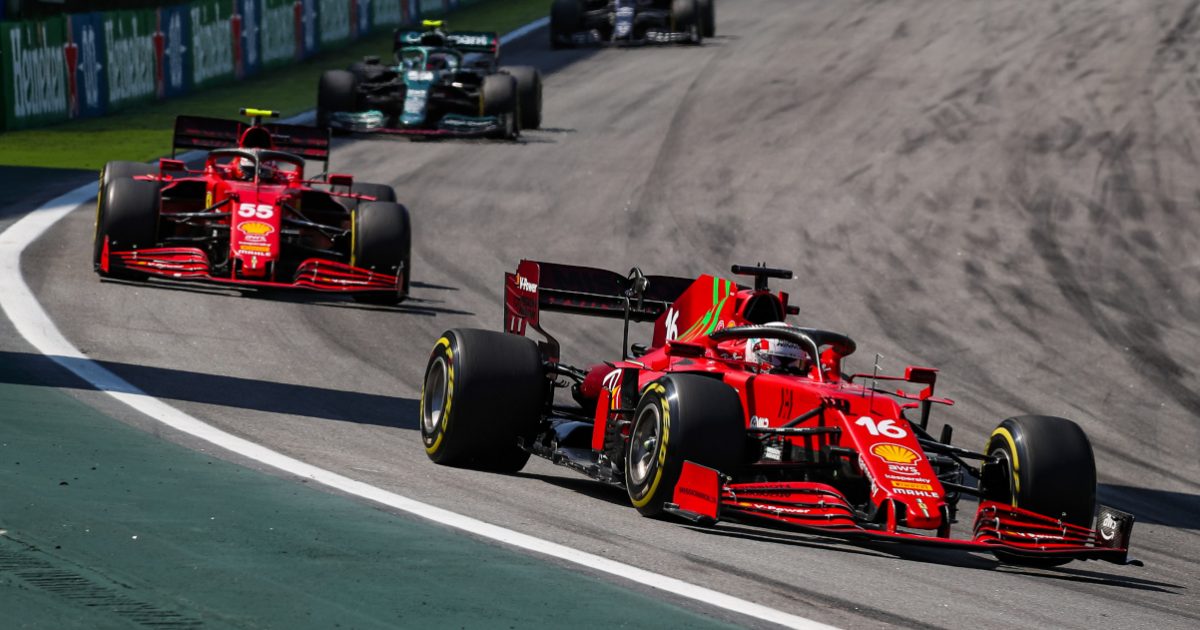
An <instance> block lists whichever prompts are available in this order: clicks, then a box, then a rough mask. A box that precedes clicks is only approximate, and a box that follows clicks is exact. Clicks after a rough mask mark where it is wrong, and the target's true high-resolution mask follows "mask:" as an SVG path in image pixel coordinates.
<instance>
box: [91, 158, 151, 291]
mask: <svg viewBox="0 0 1200 630" xmlns="http://www.w3.org/2000/svg"><path fill="white" fill-rule="evenodd" d="M158 209H159V183H158V182H156V181H145V180H140V179H132V178H129V177H123V178H118V179H112V180H110V181H109V182H108V183H107V184H106V185H104V192H103V194H102V195H101V196H100V199H99V200H98V201H97V211H96V214H97V216H96V234H95V243H94V244H93V250H94V257H93V262H94V263H95V269H96V273H99V274H100V275H102V276H111V277H126V278H137V277H141V276H143V275H144V274H141V273H138V272H135V271H129V270H124V269H121V270H109V271H104V270H103V264H102V263H103V261H101V260H100V259H101V254H102V252H103V251H104V244H105V241H106V240H107V242H108V248H109V249H110V250H123V251H128V250H137V249H145V248H148V247H154V246H155V245H157V239H158Z"/></svg>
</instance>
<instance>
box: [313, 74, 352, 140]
mask: <svg viewBox="0 0 1200 630" xmlns="http://www.w3.org/2000/svg"><path fill="white" fill-rule="evenodd" d="M357 110H358V80H357V79H356V78H355V76H354V74H353V73H352V72H348V71H346V70H326V71H325V72H324V73H322V74H321V80H320V82H319V83H318V84H317V127H320V128H322V129H328V128H329V121H330V116H332V115H333V113H334V112H353V111H357Z"/></svg>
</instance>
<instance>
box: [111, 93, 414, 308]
mask: <svg viewBox="0 0 1200 630" xmlns="http://www.w3.org/2000/svg"><path fill="white" fill-rule="evenodd" d="M242 113H243V114H246V115H248V116H251V117H252V123H251V124H249V125H247V124H245V123H242V122H239V121H236V120H221V119H217V118H202V117H197V116H179V117H178V118H177V119H176V122H175V139H174V141H173V148H174V149H179V148H184V149H205V150H209V153H208V155H207V157H206V158H205V159H204V164H203V166H202V167H201V168H199V169H196V170H193V169H189V168H188V167H187V165H186V164H185V163H184V162H183V161H180V160H175V159H162V160H159V163H158V164H157V165H150V164H140V163H135V162H110V163H109V164H108V165H106V166H105V168H104V171H103V172H102V173H101V175H100V191H99V197H98V200H97V204H96V233H95V248H94V253H93V257H94V258H93V262H94V265H95V269H96V272H97V273H99V274H100V275H102V276H123V277H134V278H139V277H146V276H158V277H165V278H174V279H180V280H204V281H208V282H217V283H227V284H237V285H242V286H252V287H281V288H298V289H308V290H315V291H332V292H346V293H350V294H352V295H353V296H354V297H355V299H358V300H360V301H366V302H372V303H382V304H395V303H397V302H399V301H401V300H403V299H404V297H405V296H407V295H408V286H409V277H410V275H411V265H410V262H409V261H410V260H411V254H410V250H411V232H410V224H409V215H408V210H407V209H406V208H405V207H404V206H402V205H400V204H398V203H396V193H395V191H394V190H392V188H391V187H390V186H384V185H381V184H367V183H362V182H355V181H354V179H353V177H351V176H350V175H341V174H328V173H322V174H321V175H319V176H317V177H315V178H306V177H305V174H304V168H305V162H306V160H311V161H316V162H321V163H325V164H326V165H327V164H328V161H329V133H328V132H327V131H324V130H317V129H313V128H312V127H302V126H296V125H286V124H272V123H263V122H262V119H263V118H264V117H274V116H276V114H275V113H274V112H270V111H265V110H243V112H242Z"/></svg>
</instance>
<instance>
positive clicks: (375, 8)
mask: <svg viewBox="0 0 1200 630" xmlns="http://www.w3.org/2000/svg"><path fill="white" fill-rule="evenodd" d="M420 17H421V2H420V0H371V22H372V28H381V27H385V26H399V25H401V24H409V23H411V22H413V21H414V20H418V19H420Z"/></svg>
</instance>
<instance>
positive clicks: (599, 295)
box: [504, 260, 693, 335]
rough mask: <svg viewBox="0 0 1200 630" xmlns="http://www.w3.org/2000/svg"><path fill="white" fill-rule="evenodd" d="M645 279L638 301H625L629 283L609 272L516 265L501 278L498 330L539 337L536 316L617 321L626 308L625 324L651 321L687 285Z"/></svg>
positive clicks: (667, 279) (526, 262) (688, 280)
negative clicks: (501, 320) (548, 313)
mask: <svg viewBox="0 0 1200 630" xmlns="http://www.w3.org/2000/svg"><path fill="white" fill-rule="evenodd" d="M645 278H646V280H647V284H646V288H645V291H643V292H642V295H641V299H640V300H639V299H638V298H637V297H636V296H634V297H627V296H628V295H629V293H628V291H629V289H630V282H629V280H628V279H627V278H626V277H625V276H623V275H621V274H619V273H617V272H615V271H609V270H607V269H596V268H594V267H579V266H576V265H561V264H558V263H547V262H536V261H532V260H522V261H521V264H520V265H519V266H518V267H517V272H516V273H505V274H504V329H505V330H506V331H508V332H510V333H513V334H517V335H524V334H525V329H526V328H527V327H530V328H533V329H534V330H537V331H539V332H542V329H541V321H540V320H541V312H542V311H557V312H562V313H574V314H576V315H589V316H592V317H608V318H612V319H623V318H624V317H625V308H626V304H627V303H628V305H629V319H630V321H635V322H652V321H654V320H656V319H658V317H659V316H660V315H662V314H663V313H664V312H666V310H667V307H669V306H670V305H671V303H673V302H674V301H675V300H676V299H678V298H679V296H680V295H681V294H682V293H683V292H684V291H685V290H687V288H688V287H689V286H691V284H692V282H693V279H691V278H678V277H674V276H645ZM542 334H543V335H545V333H544V332H542Z"/></svg>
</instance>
